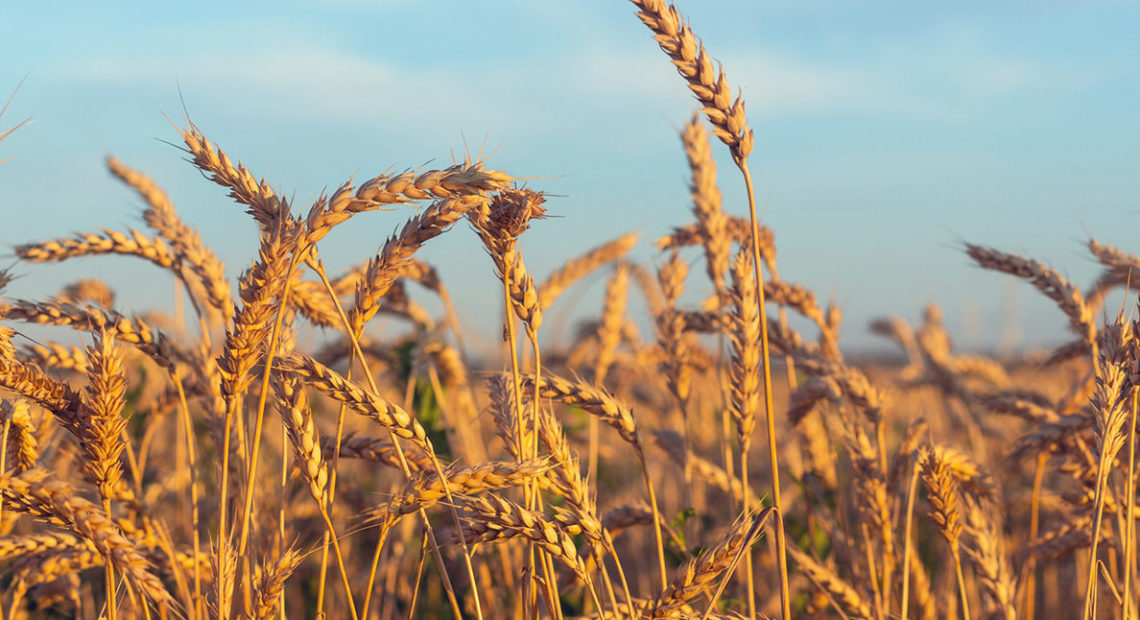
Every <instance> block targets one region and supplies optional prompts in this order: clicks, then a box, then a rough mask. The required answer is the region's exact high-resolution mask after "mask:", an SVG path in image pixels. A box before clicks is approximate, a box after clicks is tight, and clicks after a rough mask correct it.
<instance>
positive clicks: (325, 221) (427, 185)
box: [306, 162, 513, 243]
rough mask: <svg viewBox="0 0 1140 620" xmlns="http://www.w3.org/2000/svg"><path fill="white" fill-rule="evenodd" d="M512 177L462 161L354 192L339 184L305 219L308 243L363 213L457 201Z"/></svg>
mask: <svg viewBox="0 0 1140 620" xmlns="http://www.w3.org/2000/svg"><path fill="white" fill-rule="evenodd" d="M512 180H513V178H512V177H511V176H510V175H508V174H506V173H505V172H500V171H498V170H486V169H485V168H484V167H483V164H482V162H474V163H473V162H463V163H462V164H456V165H454V166H451V167H449V168H445V169H443V170H430V171H428V172H420V171H418V170H416V171H408V172H403V173H400V174H396V175H389V174H382V175H380V176H377V177H373V178H371V179H369V180H367V181H365V182H364V183H361V184H360V187H359V188H356V189H355V191H354V190H353V186H352V182H351V181H350V182H346V183H344V184H343V185H341V186H340V187H339V188H337V190H336V191H335V192H333V195H332V196H331V197H330V198H329V199H328V201H327V203H325V202H323V201H318V204H317V205H314V207H313V209H312V210H310V211H309V216H308V218H307V219H306V226H307V228H308V242H309V243H316V242H317V241H319V240H320V239H321V238H323V237H324V236H325V235H326V234H328V231H330V230H332V228H333V227H334V226H336V225H337V224H340V223H342V222H344V221H345V220H347V219H348V218H350V217H352V216H353V215H356V214H357V213H361V212H364V211H372V210H374V209H378V208H381V207H383V206H385V205H394V204H402V203H405V202H409V201H413V200H430V199H439V198H457V197H460V196H463V195H471V194H482V193H485V192H491V191H495V190H499V189H503V188H505V187H506V186H507V185H508V184H510V182H511V181H512Z"/></svg>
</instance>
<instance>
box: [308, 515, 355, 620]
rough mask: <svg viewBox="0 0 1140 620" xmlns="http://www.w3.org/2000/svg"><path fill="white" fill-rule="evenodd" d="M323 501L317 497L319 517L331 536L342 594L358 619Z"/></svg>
mask: <svg viewBox="0 0 1140 620" xmlns="http://www.w3.org/2000/svg"><path fill="white" fill-rule="evenodd" d="M325 502H326V500H324V499H318V500H317V507H318V508H320V510H321V519H323V520H324V522H325V529H326V530H327V531H328V533H329V536H330V537H331V538H332V548H333V553H334V554H335V555H336V563H337V566H339V567H340V579H341V582H343V584H344V596H345V598H347V599H348V609H349V611H350V612H352V620H358V618H359V616H357V615H356V602H355V601H353V600H352V586H351V585H350V584H349V583H348V571H347V570H345V568H344V557H343V556H342V555H341V554H340V543H339V542H337V537H336V530H334V529H333V524H332V519H329V512H328V510H327V509H326V508H325Z"/></svg>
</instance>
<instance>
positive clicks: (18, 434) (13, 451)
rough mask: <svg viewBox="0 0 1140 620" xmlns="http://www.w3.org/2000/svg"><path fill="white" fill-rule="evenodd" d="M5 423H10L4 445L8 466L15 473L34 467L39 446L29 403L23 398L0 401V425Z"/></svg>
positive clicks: (38, 453)
mask: <svg viewBox="0 0 1140 620" xmlns="http://www.w3.org/2000/svg"><path fill="white" fill-rule="evenodd" d="M5 423H7V424H10V428H9V429H8V445H7V447H6V449H7V450H8V458H9V459H10V460H9V463H10V464H11V465H10V467H12V468H13V469H14V470H15V472H16V473H17V474H19V473H23V472H25V471H28V470H29V469H31V468H33V467H35V466H36V458H37V457H39V455H40V446H39V442H38V441H37V440H36V429H35V427H34V426H33V425H32V415H31V404H30V403H29V402H28V401H26V400H24V399H23V398H15V399H12V400H7V399H6V400H4V401H0V426H2V425H4V424H5ZM2 473H5V472H0V474H2Z"/></svg>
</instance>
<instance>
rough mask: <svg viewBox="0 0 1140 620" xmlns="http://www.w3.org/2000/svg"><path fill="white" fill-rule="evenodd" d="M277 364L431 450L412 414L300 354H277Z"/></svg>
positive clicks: (421, 447) (425, 436)
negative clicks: (279, 357)
mask: <svg viewBox="0 0 1140 620" xmlns="http://www.w3.org/2000/svg"><path fill="white" fill-rule="evenodd" d="M278 367H279V368H280V369H281V370H282V371H283V372H287V373H290V374H294V375H296V376H297V377H299V378H300V379H301V380H302V381H303V382H304V383H305V385H307V386H309V387H312V388H313V389H315V390H317V391H319V392H321V393H323V394H325V395H327V396H329V397H330V398H332V399H333V400H336V401H338V402H342V403H345V404H346V405H348V406H349V407H350V408H352V410H353V411H355V412H357V413H358V414H360V415H362V416H364V417H367V418H370V419H372V420H374V421H375V422H376V423H378V424H380V425H381V426H383V427H385V428H387V429H388V430H390V431H392V432H393V433H395V434H396V435H397V436H399V437H403V438H405V439H410V440H412V442H413V443H414V444H416V445H417V446H418V447H419V448H420V449H422V450H423V451H424V452H425V453H429V454H430V453H431V447H430V444H429V442H428V439H427V432H426V431H425V430H424V427H423V426H422V425H421V424H420V422H419V420H417V419H416V418H415V416H413V415H411V414H410V413H408V412H407V411H404V410H403V409H402V408H400V407H399V406H397V405H395V404H393V403H391V402H389V401H387V400H385V399H384V398H382V397H381V396H379V395H378V394H374V393H372V392H371V391H369V390H366V389H364V388H362V387H360V386H359V385H357V384H355V383H353V382H351V381H349V380H347V379H345V378H344V377H342V376H341V375H340V374H339V373H337V372H335V371H333V370H331V369H329V368H328V367H326V366H325V365H324V364H321V363H320V362H318V361H316V360H315V359H313V358H311V357H309V356H308V355H305V354H303V353H289V354H287V355H284V356H282V357H281V359H280V360H279V361H278Z"/></svg>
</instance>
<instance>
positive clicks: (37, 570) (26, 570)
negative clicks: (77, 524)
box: [11, 541, 107, 604]
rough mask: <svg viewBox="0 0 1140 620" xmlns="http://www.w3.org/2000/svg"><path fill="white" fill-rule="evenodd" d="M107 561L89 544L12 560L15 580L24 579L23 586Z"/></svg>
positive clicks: (49, 550)
mask: <svg viewBox="0 0 1140 620" xmlns="http://www.w3.org/2000/svg"><path fill="white" fill-rule="evenodd" d="M84 542H86V541H84ZM106 561H107V559H106V558H105V557H103V556H102V555H100V554H99V552H98V551H95V550H94V549H92V548H90V547H89V546H79V547H71V548H67V547H61V548H58V549H48V550H45V551H41V552H39V553H32V554H29V555H25V556H23V557H21V558H19V559H17V560H16V561H14V562H12V566H11V571H12V574H13V576H14V579H13V581H14V582H17V583H18V582H21V581H22V582H23V583H22V584H21V585H22V586H34V585H36V584H44V583H48V582H51V581H53V580H55V579H59V578H60V577H61V576H67V575H71V576H75V575H78V574H79V573H80V572H82V571H84V570H87V569H89V568H93V567H96V566H103V565H104V564H106ZM33 597H34V595H33ZM17 598H19V597H17ZM33 600H34V598H33ZM37 604H38V603H37Z"/></svg>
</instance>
